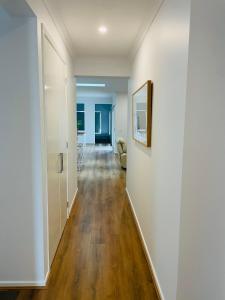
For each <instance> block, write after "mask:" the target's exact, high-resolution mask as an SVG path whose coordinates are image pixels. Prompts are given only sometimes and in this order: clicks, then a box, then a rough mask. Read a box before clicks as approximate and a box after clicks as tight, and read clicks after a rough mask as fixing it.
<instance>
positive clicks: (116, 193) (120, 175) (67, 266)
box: [17, 146, 157, 300]
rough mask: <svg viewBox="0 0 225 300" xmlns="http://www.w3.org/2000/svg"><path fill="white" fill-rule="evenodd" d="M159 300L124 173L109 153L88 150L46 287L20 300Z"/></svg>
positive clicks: (21, 294)
mask: <svg viewBox="0 0 225 300" xmlns="http://www.w3.org/2000/svg"><path fill="white" fill-rule="evenodd" d="M26 299H35V300H70V299H71V300H72V299H73V300H92V299H93V300H94V299H96V300H105V299H115V300H123V299H124V300H145V299H146V300H156V299H157V296H156V292H155V289H154V285H153V282H152V278H151V274H150V272H149V269H148V265H147V262H146V259H145V256H144V253H143V250H142V246H141V242H140V240H139V236H138V233H137V230H136V227H135V222H134V219H133V216H132V212H131V209H130V206H129V203H128V199H127V196H126V192H125V171H123V170H121V169H120V167H119V166H118V163H117V161H116V159H115V157H114V155H113V153H112V152H111V151H110V149H109V148H107V149H104V148H103V147H94V146H92V148H89V151H87V153H86V159H85V167H84V168H83V169H82V170H81V172H80V175H79V192H78V195H77V198H76V202H75V205H74V207H73V209H72V213H71V217H70V219H69V220H68V222H67V225H66V227H65V230H64V234H63V237H62V240H61V243H60V245H59V248H58V251H57V254H56V257H55V259H54V262H53V265H52V271H51V275H50V278H49V282H48V286H47V288H46V289H42V290H32V291H26V290H24V291H21V292H20V294H19V296H18V297H17V300H26Z"/></svg>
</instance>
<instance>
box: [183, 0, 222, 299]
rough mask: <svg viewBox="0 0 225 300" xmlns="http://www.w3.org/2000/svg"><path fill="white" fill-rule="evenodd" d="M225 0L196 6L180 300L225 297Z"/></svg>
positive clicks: (197, 0) (199, 0)
mask: <svg viewBox="0 0 225 300" xmlns="http://www.w3.org/2000/svg"><path fill="white" fill-rule="evenodd" d="M224 37H225V2H224V1H222V0H214V1H210V0H195V1H192V8H191V29H190V50H189V70H188V89H187V108H186V124H185V143H184V160H183V162H184V168H183V189H182V206H181V231H180V239H181V242H180V263H179V281H178V293H177V299H178V300H189V299H191V300H211V299H218V300H222V299H225V285H224V282H225V239H224V233H225V184H224V170H225V139H224V132H225V38H224Z"/></svg>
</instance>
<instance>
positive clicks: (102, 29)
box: [98, 25, 108, 34]
mask: <svg viewBox="0 0 225 300" xmlns="http://www.w3.org/2000/svg"><path fill="white" fill-rule="evenodd" d="M98 31H99V32H100V33H101V34H105V33H107V31H108V28H107V27H106V26H104V25H103V26H100V27H99V28H98Z"/></svg>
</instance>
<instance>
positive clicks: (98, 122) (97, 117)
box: [95, 111, 102, 134]
mask: <svg viewBox="0 0 225 300" xmlns="http://www.w3.org/2000/svg"><path fill="white" fill-rule="evenodd" d="M101 123H102V116H101V112H100V111H96V112H95V133H96V134H101V133H102V124H101Z"/></svg>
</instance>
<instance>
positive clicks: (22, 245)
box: [0, 11, 45, 286]
mask: <svg viewBox="0 0 225 300" xmlns="http://www.w3.org/2000/svg"><path fill="white" fill-rule="evenodd" d="M0 19H1V20H2V21H3V23H4V24H5V25H6V24H7V26H6V27H5V30H1V34H0V91H1V93H0V103H1V109H0V139H1V150H0V151H1V156H0V165H1V167H0V168H1V173H0V183H1V187H0V219H1V226H0V240H1V245H0V266H1V267H0V285H1V286H6V285H22V284H24V283H25V284H26V285H29V284H31V285H35V284H37V283H38V284H43V283H44V279H45V278H44V277H45V271H44V245H43V230H44V229H43V214H42V212H43V211H42V202H41V199H42V180H41V178H42V169H41V141H40V118H39V98H38V92H39V91H38V88H39V86H38V60H37V26H36V25H37V24H36V19H35V18H26V17H11V16H9V15H7V14H6V13H4V12H3V11H1V12H0Z"/></svg>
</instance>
